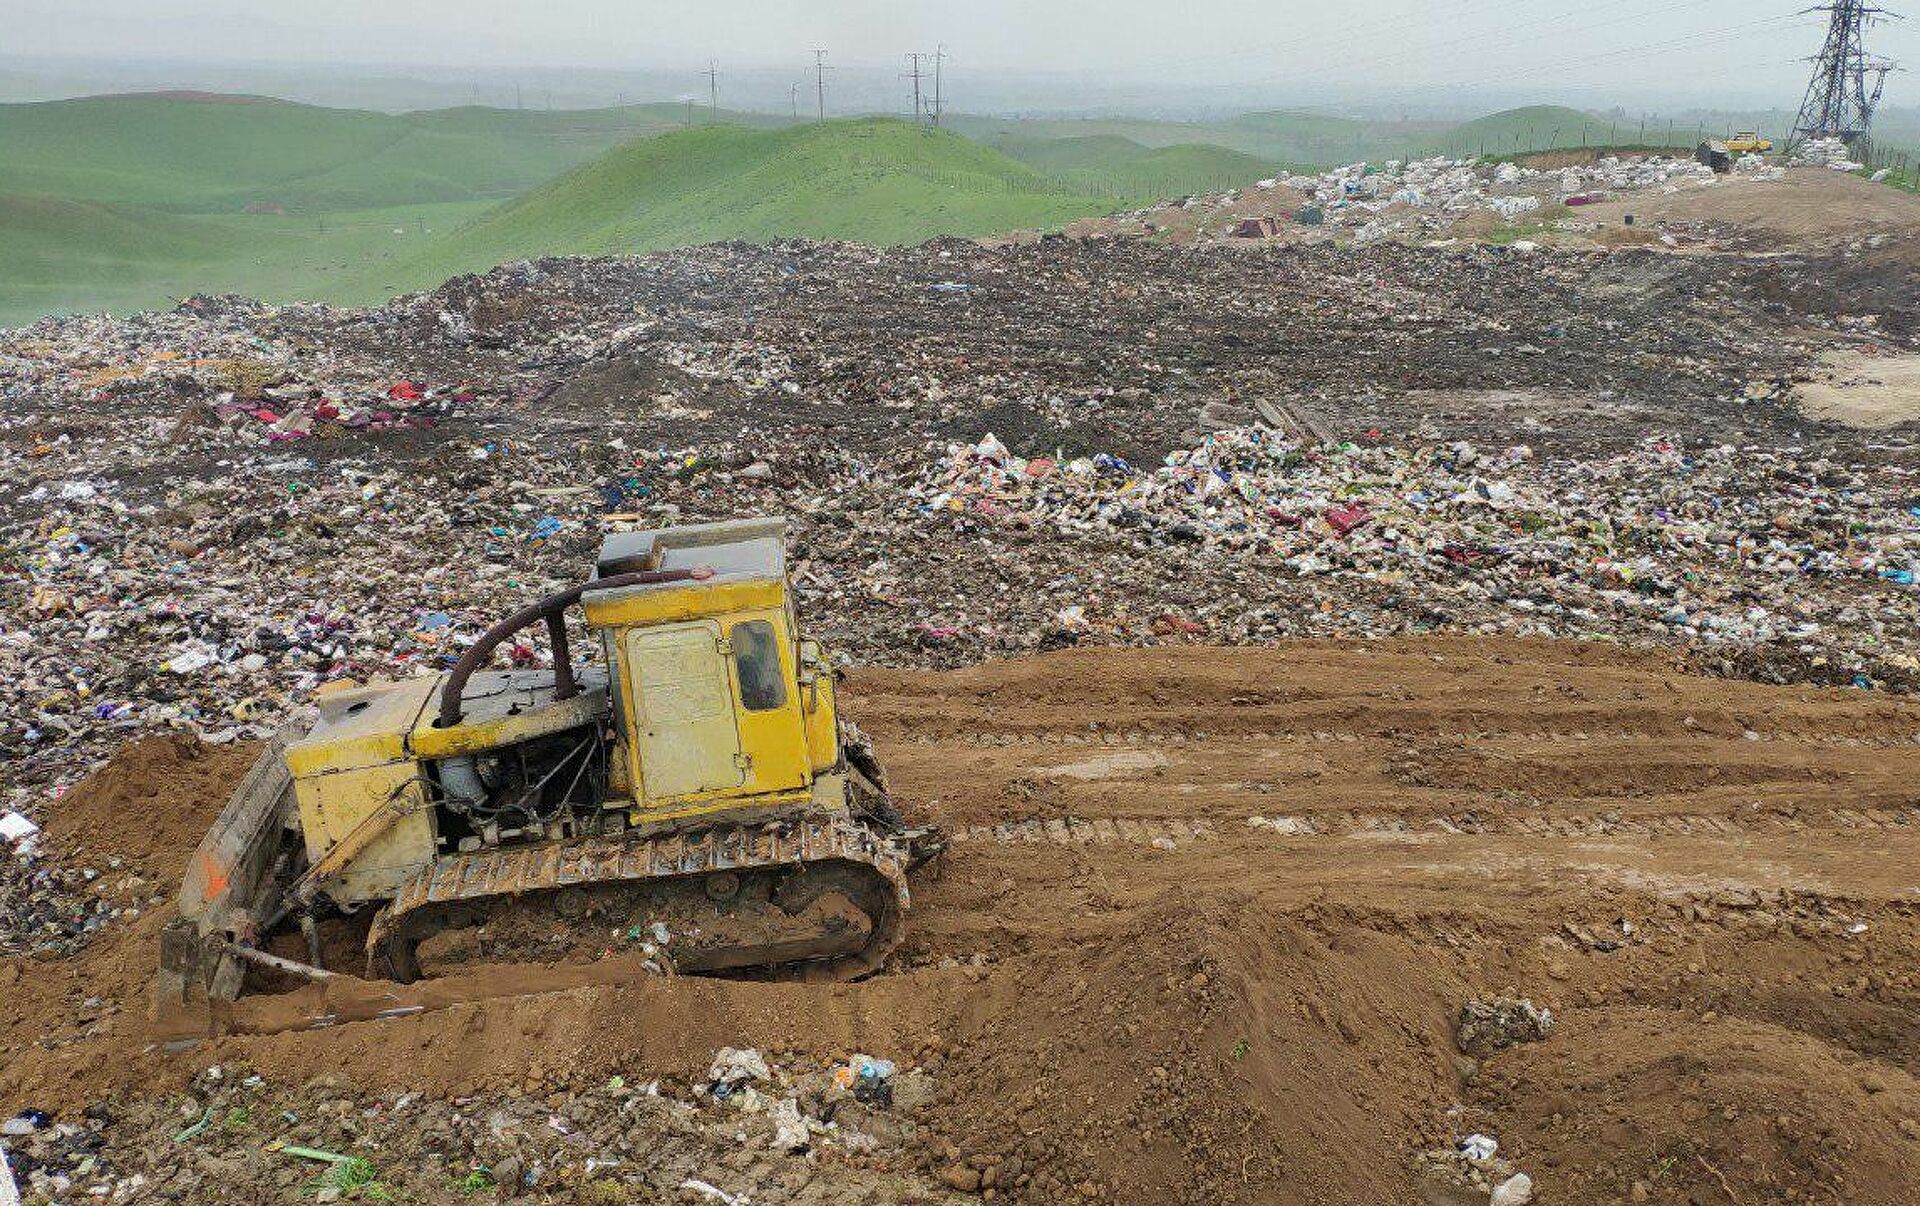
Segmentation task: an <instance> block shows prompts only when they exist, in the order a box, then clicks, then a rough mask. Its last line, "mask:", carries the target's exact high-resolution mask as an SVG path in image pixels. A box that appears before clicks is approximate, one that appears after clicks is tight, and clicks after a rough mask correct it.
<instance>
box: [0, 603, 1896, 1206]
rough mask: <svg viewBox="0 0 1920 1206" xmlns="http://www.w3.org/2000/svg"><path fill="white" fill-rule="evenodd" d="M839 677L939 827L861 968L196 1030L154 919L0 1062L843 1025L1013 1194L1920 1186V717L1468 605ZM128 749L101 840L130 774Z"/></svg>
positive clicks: (55, 1076) (569, 1049) (479, 1076)
mask: <svg viewBox="0 0 1920 1206" xmlns="http://www.w3.org/2000/svg"><path fill="white" fill-rule="evenodd" d="M847 695H848V704H847V707H848V710H849V711H850V712H851V713H852V714H853V715H855V716H856V717H857V718H858V719H859V720H860V721H861V723H862V724H863V726H865V727H866V728H868V729H869V730H870V731H871V732H873V733H874V734H875V736H876V738H877V740H878V741H879V743H880V746H881V750H882V753H883V755H885V757H886V758H887V760H888V763H889V766H890V773H891V775H892V777H893V785H894V789H895V792H896V794H897V795H898V796H899V797H900V798H901V799H902V801H903V803H904V805H905V807H906V810H907V812H908V813H909V815H915V816H928V815H930V816H934V817H937V818H939V819H940V820H942V821H943V822H944V823H945V824H946V825H948V826H949V827H950V829H951V830H952V832H953V835H954V843H953V846H952V849H951V851H950V853H949V854H948V855H947V856H946V858H945V860H944V867H943V868H941V869H940V872H939V874H938V875H937V876H934V877H929V878H926V879H923V880H922V881H921V882H919V883H918V884H916V887H915V892H916V896H915V902H914V913H913V916H912V919H911V923H910V937H909V940H908V943H907V945H906V946H905V947H904V948H903V950H902V952H901V954H900V957H899V958H898V959H897V960H896V963H895V965H893V966H891V967H890V968H889V970H888V971H887V972H886V973H884V974H882V975H880V976H878V977H875V978H874V979H872V980H869V981H866V982H864V983H861V984H855V985H837V986H825V987H822V986H808V985H799V984H785V983H775V984H741V983H723V982H716V981H699V980H693V979H681V980H670V981H660V980H651V981H646V982H642V983H639V984H637V985H635V986H634V987H630V988H592V989H575V990H571V991H566V992H556V993H548V994H544V995H540V996H534V997H527V998H521V999H517V1000H507V1001H493V1002H489V1003H485V1004H474V1003H468V1004H456V1005H453V1006H450V1007H448V1008H445V1009H440V1010H437V1011H434V1012H431V1013H428V1014H425V1015H422V1016H419V1017H414V1018H405V1019H400V1020H397V1021H389V1022H381V1023H368V1024H360V1025H347V1026H341V1027H337V1028H335V1029H332V1030H327V1031H320V1032H313V1033H303V1034H278V1035H264V1036H252V1037H237V1038H229V1039H224V1040H220V1041H219V1042H216V1043H213V1044H209V1045H204V1046H203V1047H201V1048H199V1049H197V1050H196V1051H195V1052H194V1053H192V1055H191V1056H189V1057H185V1058H173V1059H168V1058H166V1057H162V1056H160V1055H159V1054H158V1053H153V1052H147V1053H144V1054H143V1053H142V1047H143V1045H144V1041H145V1035H144V1031H143V1028H142V1027H141V1026H140V1025H139V1024H138V1022H137V1016H136V1015H137V1014H138V1001H137V1000H135V999H133V998H135V997H137V995H138V993H139V992H140V991H142V984H141V978H142V975H143V971H142V969H143V967H144V966H145V965H144V962H143V960H145V959H146V958H147V957H148V956H149V954H150V952H149V951H148V950H147V949H146V943H148V942H149V941H150V938H151V932H152V922H151V920H148V921H143V922H142V923H141V924H140V925H139V926H137V927H134V928H130V929H128V930H125V931H122V932H119V933H118V934H116V935H114V936H111V937H109V938H108V939H106V940H103V941H102V942H100V943H98V944H96V946H95V947H94V948H93V949H92V950H91V951H90V952H89V953H88V954H86V955H85V956H83V957H81V958H80V959H78V960H74V961H69V962H68V963H65V964H60V965H57V966H56V967H55V968H53V969H52V971H51V972H49V971H48V970H47V969H45V968H39V969H36V972H35V975H33V976H21V977H20V982H19V983H18V984H16V985H15V987H13V988H10V989H9V990H8V992H9V994H10V997H11V999H12V1000H13V1001H16V1002H18V1008H17V1009H16V1011H15V1012H14V1014H13V1016H12V1018H10V1019H5V1020H0V1047H4V1052H5V1055H6V1059H5V1061H4V1070H0V1092H8V1093H14V1094H15V1095H16V1096H17V1090H19V1088H20V1086H21V1085H22V1084H27V1083H37V1084H41V1085H45V1084H54V1083H71V1084H72V1085H73V1086H74V1088H73V1090H72V1092H73V1094H74V1095H75V1096H76V1097H78V1098H80V1099H85V1098H87V1097H89V1096H94V1095H99V1094H103V1093H106V1092H109V1091H111V1090H113V1089H115V1088H120V1089H124V1090H131V1091H147V1092H150V1091H154V1090H155V1089H156V1088H159V1087H165V1086H166V1085H168V1084H169V1082H177V1081H178V1080H179V1079H181V1078H183V1077H185V1076H187V1075H190V1074H191V1072H192V1071H194V1070H196V1069H198V1068H199V1067H203V1066H204V1065H205V1064H206V1063H207V1062H209V1061H210V1060H214V1059H244V1060H247V1061H249V1062H250V1063H251V1064H252V1065H253V1066H255V1067H257V1068H258V1069H260V1070H261V1071H262V1072H263V1073H264V1074H266V1075H268V1076H270V1077H276V1078H298V1077H302V1076H309V1075H314V1074H316V1073H321V1072H325V1073H328V1074H332V1075H336V1076H345V1077H349V1078H352V1079H353V1080H355V1081H356V1082H359V1083H364V1084H366V1085H370V1086H373V1085H382V1086H384V1085H408V1086H413V1087H417V1088H419V1089H422V1090H425V1091H428V1092H436V1093H453V1092H460V1091H464V1090H470V1089H475V1088H486V1087H492V1088H498V1087H501V1086H519V1085H522V1084H525V1083H531V1081H530V1080H529V1078H534V1079H535V1080H537V1078H539V1077H542V1076H550V1075H554V1074H557V1073H560V1072H562V1071H564V1072H565V1073H567V1074H571V1075H573V1076H575V1077H591V1076H594V1075H602V1074H604V1072H605V1071H606V1070H608V1069H613V1068H621V1069H626V1070H628V1073H629V1075H631V1074H632V1071H633V1070H634V1069H635V1068H636V1067H639V1066H651V1067H653V1068H655V1069H657V1070H659V1071H665V1072H681V1073H686V1072H689V1071H692V1070H694V1069H696V1068H697V1067H700V1066H704V1061H705V1060H706V1059H707V1058H708V1057H709V1056H710V1054H711V1052H712V1050H713V1049H714V1048H715V1047H718V1046H721V1045H755V1046H760V1047H763V1048H768V1049H776V1050H778V1049H787V1050H801V1051H820V1052H829V1051H833V1052H839V1051H845V1050H849V1049H859V1050H867V1051H874V1052H878V1053H881V1054H886V1055H890V1056H891V1055H897V1056H899V1057H900V1058H902V1059H906V1060H914V1061H918V1062H920V1063H922V1064H923V1065H924V1066H929V1067H933V1068H936V1069H937V1070H938V1081H939V1083H940V1084H941V1086H942V1089H941V1092H940V1095H939V1097H938V1098H937V1099H936V1100H935V1101H934V1102H932V1103H931V1104H930V1105H927V1106H925V1107H923V1108H921V1109H920V1110H918V1111H917V1113H916V1120H917V1121H918V1123H919V1124H920V1126H921V1128H922V1131H921V1133H922V1135H923V1136H924V1137H926V1142H925V1143H924V1144H921V1145H920V1146H919V1147H918V1149H917V1150H919V1151H921V1152H922V1153H923V1154H922V1155H921V1156H920V1157H919V1159H920V1161H921V1163H922V1165H923V1173H924V1175H927V1176H929V1177H931V1176H934V1175H937V1174H939V1173H940V1172H942V1171H945V1170H950V1169H952V1168H953V1167H954V1166H955V1165H956V1164H972V1165H974V1166H975V1167H976V1168H978V1169H980V1170H985V1169H989V1168H991V1169H993V1170H994V1174H993V1176H994V1184H995V1185H996V1197H1000V1198H1010V1199H1012V1200H1019V1201H1031V1202H1054V1201H1067V1200H1076V1199H1079V1200H1089V1201H1121V1202H1140V1203H1146V1202H1167V1201H1176V1202H1210V1203H1211V1202H1241V1203H1268V1202H1272V1203H1279V1202H1288V1203H1291V1202H1326V1203H1354V1204H1358V1203H1380V1202H1422V1201H1426V1202H1454V1201H1462V1202H1464V1201H1467V1200H1469V1199H1467V1198H1454V1197H1448V1196H1447V1194H1446V1192H1445V1191H1444V1189H1443V1188H1441V1187H1439V1186H1438V1184H1437V1183H1435V1182H1432V1181H1429V1180H1426V1179H1423V1178H1422V1177H1420V1176H1418V1175H1417V1174H1416V1173H1415V1172H1414V1171H1413V1168H1414V1166H1415V1165H1416V1164H1417V1163H1418V1156H1419V1153H1420V1152H1422V1151H1423V1150H1426V1149H1429V1148H1435V1147H1446V1146H1448V1145H1450V1144H1451V1143H1452V1141H1453V1140H1454V1139H1455V1138H1457V1137H1458V1136H1459V1135H1462V1134H1465V1133H1467V1132H1470V1131H1475V1130H1478V1131H1484V1132H1486V1133H1488V1134H1492V1135H1495V1136H1497V1137H1498V1138H1499V1139H1500V1142H1501V1145H1502V1154H1503V1155H1505V1156H1508V1157H1509V1158H1511V1159H1512V1160H1513V1161H1514V1162H1515V1164H1516V1165H1517V1166H1518V1167H1520V1168H1522V1169H1525V1170H1526V1171H1527V1172H1529V1173H1530V1174H1531V1175H1532V1176H1533V1177H1534V1179H1535V1181H1536V1183H1537V1184H1538V1185H1539V1186H1540V1188H1541V1196H1540V1197H1539V1199H1538V1200H1539V1201H1542V1202H1550V1203H1567V1202H1579V1203H1585V1202H1594V1203H1600V1202H1615V1201H1628V1200H1650V1201H1666V1202H1688V1201H1690V1202H1697V1203H1727V1202H1740V1203H1753V1202H1759V1201H1778V1200H1796V1201H1810V1202H1838V1201H1846V1202H1856V1203H1896V1202H1906V1201H1910V1200H1911V1199H1912V1194H1911V1192H1910V1187H1911V1186H1913V1185H1915V1184H1920V1082H1916V1080H1915V1078H1914V1075H1913V1073H1914V1071H1915V1070H1916V1068H1920V1038H1916V1037H1915V1036H1916V1034H1920V1030H1917V1029H1916V1027H1915V1026H1914V1021H1915V1013H1916V1006H1917V1004H1920V999H1917V998H1916V991H1915V990H1916V983H1915V974H1914V970H1913V969H1914V966H1915V963H1914V960H1915V956H1916V954H1920V922H1916V919H1915V915H1914V914H1915V909H1916V907H1917V906H1920V789H1916V788H1915V787H1914V784H1915V783H1916V781H1920V776H1917V775H1916V772H1917V771H1920V744H1917V743H1916V742H1917V741H1920V706H1915V705H1913V704H1910V703H1903V702H1900V701H1898V700H1893V699H1889V698H1886V697H1882V696H1876V695H1873V694H1868V693H1864V692H1856V691H1847V692H1841V691H1820V690H1811V689H1782V688H1767V687H1759V686H1754V685H1751V684H1745V683H1736V682H1728V681H1724V680H1715V679H1702V678H1695V677H1688V676H1684V675H1682V674H1680V673H1679V672H1678V671H1677V670H1676V669H1675V668H1674V667H1673V666H1672V665H1671V664H1670V663H1668V662H1666V661H1663V660H1660V659H1657V658H1653V657H1647V656H1627V655H1622V654H1619V653H1617V652H1614V651H1611V650H1609V649H1606V648H1603V647H1600V646H1574V645H1554V644H1545V643H1521V642H1510V641H1502V642H1496V641H1473V640H1465V639H1461V640H1433V641H1416V642H1393V643H1378V644H1336V643H1301V644H1297V645H1291V646H1287V647H1283V648H1280V649H1273V650H1260V651H1253V650H1225V649H1156V650H1135V651H1100V652H1068V653H1062V654H1056V655H1051V656H1047V657H1042V658H1038V659H1033V660H1027V661H1017V662H1004V663H990V664H987V665H984V666H980V667H976V668H973V669H968V670H963V671H957V672H952V673H943V674H936V673H926V672H907V671H880V670H862V671H858V672H856V673H854V675H853V676H852V678H851V681H850V682H849V684H848V687H847ZM170 748H171V747H170ZM148 755H149V756H153V754H152V751H149V752H148ZM166 757H167V758H170V759H185V760H186V761H187V762H188V763H192V762H193V760H194V759H195V758H198V759H200V760H202V761H203V762H204V761H206V760H207V759H216V760H225V761H226V762H235V765H237V762H236V761H235V760H234V759H232V758H230V757H229V756H227V755H224V754H222V755H218V756H216V755H210V754H183V753H179V752H178V751H177V750H176V751H175V752H174V753H170V754H167V755H166ZM121 769H122V784H121V787H120V788H117V789H116V790H115V791H114V792H101V793H97V794H91V795H90V794H89V793H88V792H87V791H86V790H85V789H82V791H80V792H76V793H75V796H74V799H73V805H72V808H71V810H70V813H69V815H70V816H72V817H73V818H75V819H74V820H72V821H70V822H69V825H70V826H72V827H73V832H76V833H77V832H84V831H85V826H86V824H87V821H86V818H88V817H89V816H93V815H95V814H98V813H100V812H101V811H102V810H111V809H114V808H125V807H126V806H127V800H128V799H130V798H132V797H130V796H129V794H128V793H129V792H131V791H132V790H133V786H132V785H134V784H135V783H137V781H138V778H139V775H138V773H137V772H135V771H134V770H133V769H132V768H130V767H125V768H121ZM166 773H167V774H169V775H172V776H174V777H175V778H176V779H177V778H178V777H179V776H180V775H181V774H182V773H183V772H182V770H181V767H180V766H177V765H171V764H170V768H169V769H167V772H166ZM220 773H221V774H223V775H228V776H230V775H231V774H232V773H234V771H233V770H232V769H231V768H229V767H225V766H224V765H223V766H222V768H221V771H220ZM1253 817H1259V818H1263V821H1262V822H1261V823H1259V824H1257V825H1255V824H1250V823H1249V819H1250V818H1253ZM127 853H128V855H129V857H132V858H133V859H134V862H135V865H136V866H139V867H142V868H145V869H146V870H148V871H150V872H151V873H153V874H155V875H159V876H163V875H166V874H168V873H169V865H168V864H169V863H174V862H177V861H178V859H179V858H181V857H184V851H177V852H176V851H172V850H171V849H164V850H163V849H155V850H152V851H149V852H146V853H145V854H142V853H141V852H138V851H129V852H127ZM8 973H9V969H6V968H0V978H4V977H5V976H6V975H8ZM502 978H503V979H508V978H510V977H507V976H505V975H503V977H502ZM0 982H4V979H0ZM102 985H105V986H106V988H105V990H106V991H108V992H111V993H114V994H116V1000H119V1001H120V1002H121V1012H120V1013H118V1014H116V1015H114V1016H113V1017H112V1018H111V1019H110V1020H109V1021H107V1022H106V1023H105V1024H104V1025H103V1026H96V1027H95V1032H94V1033H93V1034H91V1035H90V1036H89V1035H86V1034H83V1033H80V1032H77V1031H75V1030H74V1029H72V1028H71V1027H70V1026H69V1025H68V1024H67V1023H66V1022H65V1021H64V1020H63V1019H64V1017H65V1016H66V1014H65V1006H64V1003H66V1002H69V1001H70V1000H71V999H72V998H73V997H74V995H75V994H77V993H79V992H81V991H89V992H95V993H98V992H101V991H102ZM1508 990H1510V991H1511V992H1512V993H1513V994H1514V995H1519V996H1525V997H1529V998H1531V999H1533V1000H1534V1001H1536V1002H1538V1003H1540V1004H1543V1005H1547V1006H1550V1007H1551V1008H1552V1009H1553V1011H1554V1013H1555V1015H1556V1017H1557V1019H1558V1024H1557V1025H1556V1026H1555V1028H1554V1029H1553V1030H1552V1032H1551V1033H1550V1034H1549V1035H1548V1037H1547V1038H1546V1040H1545V1041H1542V1042H1539V1043H1534V1044H1529V1045H1525V1046H1520V1047H1514V1048H1510V1049H1508V1050H1505V1051H1501V1052H1499V1053H1497V1054H1495V1055H1493V1056H1492V1057H1490V1058H1488V1059H1486V1060H1485V1061H1484V1062H1481V1063H1475V1062H1474V1061H1471V1060H1468V1059H1466V1058H1464V1057H1462V1056H1461V1055H1459V1053H1458V1052H1457V1051H1456V1050H1455V1046H1454V1041H1453V1027H1454V1023H1455V1020H1456V1018H1457V1015H1458V1011H1459V1009H1460V1006H1461V1003H1462V1002H1463V1001H1464V1000H1465V999H1467V998H1468V997H1472V996H1483V995H1491V994H1495V993H1500V992H1503V991H1508ZM36 1039H44V1040H47V1041H45V1042H36ZM69 1077H71V1078H72V1079H71V1080H68V1079H66V1078H69ZM1636 1183H1638V1184H1639V1185H1640V1187H1641V1188H1640V1189H1639V1190H1637V1191H1636V1190H1635V1189H1634V1186H1635V1184H1636ZM1636 1193H1637V1194H1639V1195H1641V1196H1640V1197H1638V1198H1636V1197H1634V1196H1633V1195H1635V1194H1636ZM756 1200H758V1199H756ZM795 1200H803V1199H795ZM805 1200H811V1199H805ZM1479 1200H1480V1201H1484V1200H1485V1199H1484V1194H1483V1195H1482V1196H1481V1198H1480V1199H1479Z"/></svg>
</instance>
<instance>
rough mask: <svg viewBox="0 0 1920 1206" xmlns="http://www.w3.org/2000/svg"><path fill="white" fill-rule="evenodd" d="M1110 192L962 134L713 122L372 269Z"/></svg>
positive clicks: (1096, 200)
mask: <svg viewBox="0 0 1920 1206" xmlns="http://www.w3.org/2000/svg"><path fill="white" fill-rule="evenodd" d="M1109 208H1111V203H1110V202H1109V201H1107V200H1105V199H1102V198H1100V197H1097V196H1094V195H1092V194H1091V193H1090V192H1089V191H1087V190H1076V189H1073V188H1070V187H1063V186H1061V185H1059V184H1057V183H1054V182H1050V181H1049V180H1047V179H1046V178H1045V177H1044V176H1042V175H1041V174H1040V173H1038V172H1035V171H1034V170H1033V169H1032V168H1029V167H1027V166H1026V165H1024V164H1021V163H1018V162H1016V161H1014V160H1012V159H1010V158H1008V157H1007V156H1005V155H1002V154H1000V153H999V152H997V151H994V150H992V149H990V148H988V147H984V146H980V145H977V144H975V143H971V142H968V141H966V140H964V139H962V138H959V137H956V136H954V135H952V134H946V133H939V132H933V131H926V130H920V129H916V128H914V127H912V126H909V125H906V124H904V123H901V122H898V121H892V120H884V119H874V120H860V121H842V122H830V123H827V124H826V125H805V126H798V127H793V128H790V129H785V130H747V129H740V128H737V127H726V126H713V127H706V128H701V129H695V130H687V131H682V132H679V133H674V134H668V135H663V136H661V137H659V138H654V139H648V140H646V141H643V142H638V143H634V144H632V145H630V146H625V147H621V148H619V149H617V150H614V151H610V152H608V153H607V154H606V155H603V156H602V157H601V158H599V159H597V160H595V161H594V162H592V163H590V164H587V165H586V166H585V167H582V168H579V169H577V170H575V171H573V172H571V173H568V174H567V175H565V176H563V177H561V178H560V179H558V180H556V181H554V182H553V183H551V184H549V185H547V186H545V187H543V188H540V189H537V190H535V191H534V192H532V193H530V194H528V195H527V196H526V197H524V198H522V199H520V200H518V201H515V202H511V203H509V204H507V205H505V206H502V207H501V208H500V209H498V210H496V211H494V212H493V213H490V214H488V215H486V216H485V217H483V218H481V219H479V220H478V221H476V222H474V223H472V224H470V225H468V226H467V227H465V228H463V229H461V230H458V231H455V232H454V233H452V234H451V235H449V236H447V237H446V238H444V239H441V240H439V241H437V242H436V243H435V244H434V245H432V246H431V247H429V248H428V249H427V252H426V254H425V255H422V256H418V257H414V258H411V259H404V260H397V261H395V262H393V263H390V264H387V265H383V266H381V267H380V268H379V269H378V270H376V271H375V272H373V273H372V274H371V277H370V279H369V281H368V284H369V287H378V288H394V287H408V286H412V285H417V284H421V283H425V282H428V281H434V280H438V279H441V278H443V277H446V276H449V275H452V274H454V273H458V272H466V271H474V270H478V269H483V268H488V267H491V266H493V265H494V264H497V263H500V262H502V261H504V260H510V259H515V258H519V257H523V256H532V255H540V254H548V253H579V254H600V253H622V252H634V251H645V250H651V249H656V248H662V247H676V246H686V245H689V244H695V243H704V242H709V241H713V240H718V239H772V238H779V237H783V236H789V235H804V236H809V237H813V238H822V239H853V240H858V241H860V242H865V243H876V244H889V243H910V242H918V241H920V240H922V239H927V238H931V237H933V236H935V235H942V234H953V235H975V234H985V233H990V232H994V231H1001V230H1011V229H1020V228H1024V227H1033V226H1043V225H1051V224H1057V223H1061V222H1065V221H1068V220H1071V219H1073V218H1076V217H1081V216H1085V215H1088V214H1094V213H1099V212H1102V211H1104V210H1106V209H1109Z"/></svg>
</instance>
